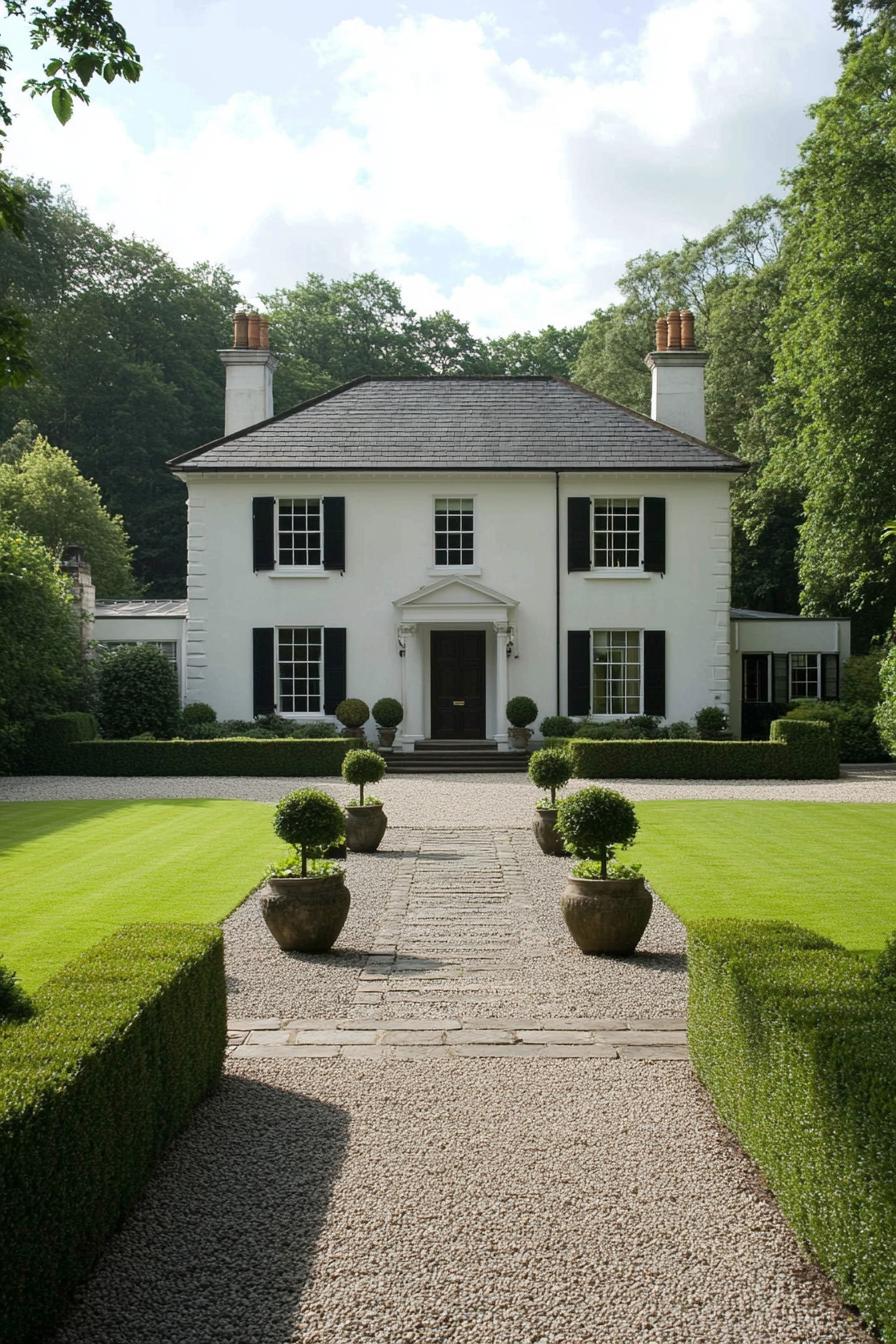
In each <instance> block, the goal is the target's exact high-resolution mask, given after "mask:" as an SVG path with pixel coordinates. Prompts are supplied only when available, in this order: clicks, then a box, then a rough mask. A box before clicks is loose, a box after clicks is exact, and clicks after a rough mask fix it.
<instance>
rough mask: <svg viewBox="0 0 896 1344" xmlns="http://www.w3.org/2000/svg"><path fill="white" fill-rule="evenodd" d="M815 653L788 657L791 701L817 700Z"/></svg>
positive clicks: (817, 682) (817, 685)
mask: <svg viewBox="0 0 896 1344" xmlns="http://www.w3.org/2000/svg"><path fill="white" fill-rule="evenodd" d="M819 658H820V655H819V654H817V653H792V654H791V655H790V698H791V700H817V699H818V696H819V676H818V670H819V669H818V664H819Z"/></svg>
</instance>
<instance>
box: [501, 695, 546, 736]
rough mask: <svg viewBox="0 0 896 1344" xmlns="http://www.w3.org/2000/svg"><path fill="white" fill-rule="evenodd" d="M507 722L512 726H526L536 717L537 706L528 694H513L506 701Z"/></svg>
mask: <svg viewBox="0 0 896 1344" xmlns="http://www.w3.org/2000/svg"><path fill="white" fill-rule="evenodd" d="M505 712H506V714H507V722H508V723H510V724H512V725H513V727H514V728H528V726H529V724H530V723H534V722H535V720H536V719H537V718H538V706H537V705H536V703H535V701H534V700H530V699H529V697H528V695H515V696H514V697H513V699H512V700H508V701H507V709H506V711H505Z"/></svg>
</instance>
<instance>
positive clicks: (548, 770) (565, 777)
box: [529, 747, 572, 789]
mask: <svg viewBox="0 0 896 1344" xmlns="http://www.w3.org/2000/svg"><path fill="white" fill-rule="evenodd" d="M571 776H572V761H571V760H570V758H569V756H568V755H567V754H566V752H565V751H560V750H558V749H557V748H551V747H547V748H545V750H544V751H536V752H533V754H532V756H531V758H530V760H529V778H530V779H531V781H532V783H533V784H534V785H535V786H536V787H537V788H539V789H562V788H563V786H564V785H565V784H568V783H569V781H570V778H571Z"/></svg>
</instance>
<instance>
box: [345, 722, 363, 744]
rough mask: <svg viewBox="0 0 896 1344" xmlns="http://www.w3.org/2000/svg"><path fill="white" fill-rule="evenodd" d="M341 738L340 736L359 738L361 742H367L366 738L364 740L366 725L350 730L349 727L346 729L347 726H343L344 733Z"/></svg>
mask: <svg viewBox="0 0 896 1344" xmlns="http://www.w3.org/2000/svg"><path fill="white" fill-rule="evenodd" d="M339 736H340V737H357V738H360V739H361V741H362V742H363V741H364V740H365V738H364V725H363V724H361V726H360V728H349V727H346V726H345V725H344V724H343V728H342V732H341V733H340V734H339Z"/></svg>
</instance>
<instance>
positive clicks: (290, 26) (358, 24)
mask: <svg viewBox="0 0 896 1344" xmlns="http://www.w3.org/2000/svg"><path fill="white" fill-rule="evenodd" d="M829 9H830V6H829V5H828V3H827V0H631V2H630V3H621V2H616V3H612V2H611V0H500V2H499V3H495V4H493V5H492V6H491V8H490V9H489V10H488V12H484V11H483V10H482V8H481V7H480V5H478V4H476V3H475V0H474V2H473V3H471V4H467V3H465V2H464V0H434V3H431V4H429V5H427V6H425V7H417V6H416V5H411V4H405V5H396V4H393V3H385V2H383V3H378V2H377V0H357V2H356V3H354V4H346V3H341V0H332V2H331V3H328V4H323V5H321V4H308V3H306V2H305V0H265V3H264V4H259V3H246V0H153V3H147V0H116V2H115V11H116V14H117V15H118V17H119V18H120V19H121V20H122V22H123V23H124V24H125V26H126V28H127V29H128V34H129V36H130V37H131V40H132V41H133V42H134V43H135V45H136V46H137V48H138V50H139V51H140V53H141V56H142V57H143V61H144V66H145V70H144V75H143V78H142V80H141V82H140V83H139V85H137V86H136V87H133V88H132V87H130V86H127V85H124V84H116V85H113V86H112V87H111V88H108V89H107V88H105V87H101V88H98V89H97V92H96V95H95V97H94V100H93V102H92V104H91V106H90V107H89V108H81V107H78V108H77V110H76V112H75V115H74V118H73V120H72V121H71V122H70V123H69V125H68V126H67V127H65V128H62V127H60V126H59V125H58V124H57V123H56V122H55V119H54V118H53V116H52V113H51V111H50V108H49V106H48V105H47V102H46V100H43V101H39V102H31V101H30V100H28V99H25V98H22V97H21V96H18V95H14V97H13V100H12V101H13V103H14V106H15V110H16V111H17V113H18V115H17V118H16V121H15V124H14V127H13V129H12V132H11V134H10V137H9V145H8V153H7V155H6V160H5V166H7V167H9V168H12V169H13V170H15V171H17V172H20V173H32V174H35V175H37V176H40V177H45V178H48V179H49V180H50V181H51V182H53V183H54V184H58V185H61V184H63V183H64V184H67V185H68V186H69V187H70V188H71V190H72V192H73V194H74V196H75V198H76V200H77V201H78V202H79V203H80V204H81V205H82V206H83V207H85V208H86V209H87V210H88V211H89V212H90V213H91V214H92V215H93V216H94V217H95V218H96V219H97V220H99V221H101V222H103V223H109V224H113V225H114V226H115V227H116V229H117V230H119V231H120V232H122V233H135V234H138V235H140V236H143V237H147V238H152V239H154V240H156V241H157V242H158V243H159V244H160V245H161V246H162V247H164V248H165V249H167V250H168V251H169V252H170V253H171V254H172V255H173V256H174V257H175V258H176V260H177V261H179V262H181V263H189V262H192V261H195V260H199V259H210V260H213V261H220V262H223V263H224V264H225V265H227V266H228V267H229V268H230V269H231V270H232V271H234V273H235V274H236V275H237V277H238V280H239V283H240V285H241V286H242V288H243V290H244V292H245V293H246V295H247V297H254V295H255V294H257V293H259V292H262V293H263V292H265V291H268V290H270V289H272V288H275V287H277V286H280V285H289V284H293V283H295V281H296V280H298V279H300V278H302V277H303V276H304V275H305V274H306V273H307V272H308V271H309V270H316V271H321V272H323V273H324V274H325V275H326V276H328V277H335V276H344V275H350V274H351V273H352V272H353V271H357V270H367V269H375V270H378V271H380V272H381V273H383V274H385V275H388V276H390V277H391V278H393V279H394V280H396V281H397V282H398V283H399V284H400V285H401V287H402V290H403V292H404V295H405V298H406V301H407V302H409V303H410V304H411V305H412V306H414V307H415V308H417V309H418V311H421V312H429V311H432V310H434V309H436V308H439V307H448V308H450V309H452V310H453V311H454V312H455V313H457V314H458V315H459V316H461V317H464V318H466V319H467V320H468V321H469V322H470V323H471V325H472V326H473V328H474V329H475V330H476V331H478V332H479V333H481V334H484V335H490V334H500V333H503V332H506V331H510V330H513V329H526V328H535V327H540V326H543V325H545V324H546V323H548V322H554V323H557V324H566V323H575V322H580V321H583V320H584V319H585V318H586V317H587V315H588V313H589V312H590V311H591V310H592V309H593V308H594V307H595V306H596V305H597V304H600V303H603V302H606V301H607V300H608V299H610V298H611V297H612V295H613V282H614V280H615V278H616V277H617V276H618V275H619V273H620V271H621V269H622V266H623V264H624V263H625V261H626V260H627V259H628V258H629V257H631V256H634V255H636V254H637V253H638V252H641V251H643V250H645V249H647V248H656V249H664V248H668V247H670V246H674V245H676V244H677V243H678V242H679V241H680V239H681V237H682V235H688V236H691V237H693V236H698V235H700V234H701V233H703V232H705V231H706V230H707V229H709V228H711V227H712V226H713V225H715V224H718V223H720V222H721V221H722V220H723V219H725V217H726V216H727V215H728V214H729V213H730V212H731V211H732V210H733V209H735V208H736V207H737V206H738V205H742V204H744V203H746V202H747V201H750V200H752V199H754V198H755V197H756V196H758V195H760V194H761V193H763V192H765V191H770V190H774V189H775V186H776V183H777V181H778V178H779V175H780V172H781V170H782V169H783V168H786V167H787V166H789V165H791V164H792V163H793V162H794V161H795V158H796V151H797V146H798V144H799V142H800V141H801V140H802V139H803V138H804V136H805V135H806V133H807V130H808V127H809V122H808V120H807V118H806V115H805V109H806V106H807V105H808V104H809V103H811V102H812V101H813V100H814V99H816V98H818V97H820V96H822V95H823V94H825V93H827V92H828V91H830V89H831V88H832V86H833V83H834V81H835V79H836V74H837V65H838V62H837V48H838V45H839V35H838V34H836V33H835V32H834V31H833V30H832V29H831V27H830V21H829ZM4 37H5V38H6V40H7V41H8V42H9V43H10V45H11V46H12V47H13V49H14V51H15V54H16V57H17V61H16V64H15V65H14V78H13V79H12V80H11V81H10V88H11V91H12V90H13V89H14V88H15V86H17V85H19V84H20V83H21V79H22V78H23V77H24V75H25V74H27V73H30V61H31V58H30V55H29V53H28V52H27V51H26V50H23V43H22V41H21V37H20V34H19V33H17V32H16V31H15V30H14V29H13V31H12V34H11V40H10V37H9V36H7V28H6V26H5V25H4ZM91 87H93V86H91Z"/></svg>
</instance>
